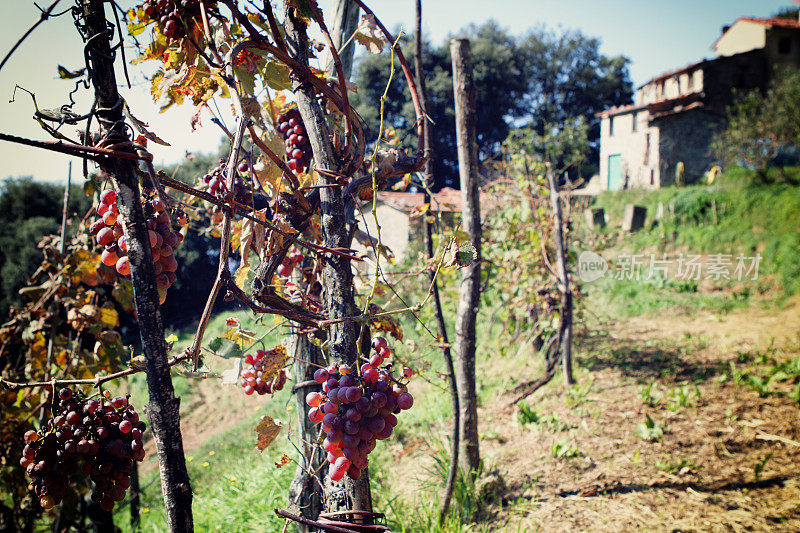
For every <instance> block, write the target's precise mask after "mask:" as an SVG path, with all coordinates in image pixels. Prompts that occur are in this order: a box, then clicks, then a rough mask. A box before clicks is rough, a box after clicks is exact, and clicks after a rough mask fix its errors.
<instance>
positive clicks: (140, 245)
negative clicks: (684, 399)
mask: <svg viewBox="0 0 800 533" xmlns="http://www.w3.org/2000/svg"><path fill="white" fill-rule="evenodd" d="M104 5H105V3H104V2H103V0H82V8H83V15H84V17H85V21H84V24H85V26H83V30H84V32H85V34H84V37H85V38H86V39H87V41H88V42H89V45H88V46H87V53H88V58H89V65H90V67H91V69H90V71H89V72H90V75H91V79H92V83H93V85H94V89H95V102H96V114H97V119H98V122H99V123H100V135H101V136H102V137H106V136H108V135H113V136H117V137H119V138H120V139H128V135H127V132H126V130H125V117H124V116H123V114H122V105H123V100H122V98H121V97H120V95H119V93H118V91H117V80H116V76H115V74H114V53H113V52H112V51H111V47H110V44H109V37H110V36H111V35H112V34H111V32H109V31H108V23H107V21H106V17H105V12H104ZM102 168H103V170H104V171H105V172H107V173H108V174H109V175H110V176H111V179H112V181H113V184H114V189H115V191H116V193H117V205H118V206H119V212H120V214H121V215H122V217H123V219H124V228H125V234H126V235H127V240H128V258H129V259H130V264H131V277H132V279H133V299H134V304H135V307H136V316H137V319H138V324H139V335H140V338H141V341H142V350H143V351H144V357H145V371H146V373H147V388H148V390H149V393H150V403H148V404H147V405H146V406H145V412H146V413H147V415H148V417H149V419H150V428H149V429H150V430H151V431H152V434H153V439H154V440H155V443H156V451H157V453H158V466H159V471H160V474H161V490H162V493H163V494H164V506H165V508H166V515H167V526H168V528H169V531H179V532H181V533H186V532H191V531H194V526H193V521H192V490H191V487H190V485H189V474H188V473H187V472H186V461H185V458H184V454H183V440H182V438H181V428H180V410H179V407H180V399H178V398H176V397H175V390H174V389H173V387H172V377H171V375H170V368H169V365H168V362H167V346H166V343H165V341H164V327H163V325H162V323H161V312H160V311H159V307H158V291H157V290H156V284H155V280H156V276H155V269H154V266H153V255H152V252H151V250H150V238H149V237H148V232H147V226H146V225H145V217H144V212H143V211H142V204H141V202H140V200H139V181H138V179H137V177H136V175H135V173H134V169H135V163H134V162H132V161H129V160H124V159H115V158H112V159H108V160H106V161H105V163H104V164H103V165H102Z"/></svg>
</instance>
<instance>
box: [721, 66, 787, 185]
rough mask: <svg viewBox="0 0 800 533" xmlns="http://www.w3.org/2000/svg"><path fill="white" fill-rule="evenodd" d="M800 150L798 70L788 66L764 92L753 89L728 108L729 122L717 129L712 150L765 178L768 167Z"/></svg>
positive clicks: (723, 159) (725, 161)
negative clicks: (719, 129) (720, 129)
mask: <svg viewBox="0 0 800 533" xmlns="http://www.w3.org/2000/svg"><path fill="white" fill-rule="evenodd" d="M798 149H800V70H797V69H787V70H785V71H783V72H781V73H780V74H779V75H778V76H777V77H776V78H775V79H774V80H773V81H772V83H771V84H770V87H769V89H768V90H767V92H766V94H762V93H761V92H760V91H758V90H754V91H751V92H748V93H745V94H743V95H741V96H740V97H739V98H738V99H737V100H736V101H735V102H734V103H733V105H731V106H730V107H729V108H728V125H727V127H726V128H725V129H724V130H722V131H721V132H719V133H718V134H717V135H716V136H715V137H714V141H713V143H712V150H713V151H714V152H715V153H716V155H717V157H719V158H720V159H721V160H722V161H723V162H724V163H725V164H733V163H738V164H743V165H745V166H749V167H751V168H754V169H756V170H757V171H758V176H759V177H760V178H761V179H762V180H766V176H767V173H766V170H767V167H769V166H771V165H780V164H781V162H782V160H785V157H786V156H789V158H790V159H791V157H793V158H795V159H796V158H797V151H798Z"/></svg>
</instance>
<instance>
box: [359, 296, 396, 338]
mask: <svg viewBox="0 0 800 533" xmlns="http://www.w3.org/2000/svg"><path fill="white" fill-rule="evenodd" d="M367 312H368V313H369V314H370V315H377V314H378V313H383V309H382V308H381V307H380V306H379V305H377V304H373V303H371V304H369V307H368V309H367ZM369 323H370V324H371V325H372V327H373V329H374V330H375V331H383V332H384V333H388V334H389V335H391V336H392V337H394V338H395V339H397V340H399V341H402V340H403V330H402V329H401V328H400V323H399V322H398V321H397V320H396V319H395V318H394V317H392V316H382V317H380V318H374V319H372V320H370V321H369Z"/></svg>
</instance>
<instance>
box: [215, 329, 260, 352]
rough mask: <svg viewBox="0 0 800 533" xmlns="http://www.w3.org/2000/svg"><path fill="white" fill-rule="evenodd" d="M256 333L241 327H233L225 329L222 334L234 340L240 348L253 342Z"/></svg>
mask: <svg viewBox="0 0 800 533" xmlns="http://www.w3.org/2000/svg"><path fill="white" fill-rule="evenodd" d="M255 335H256V334H255V333H254V332H252V331H247V330H245V329H241V328H240V327H238V326H236V327H232V328H229V329H227V330H226V331H225V333H224V334H223V335H222V336H223V338H225V339H228V340H229V341H233V342H235V343H236V344H238V345H239V348H244V347H245V346H249V345H250V343H252V342H253V341H254V340H255V338H256V336H255Z"/></svg>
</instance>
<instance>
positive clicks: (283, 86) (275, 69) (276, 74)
mask: <svg viewBox="0 0 800 533" xmlns="http://www.w3.org/2000/svg"><path fill="white" fill-rule="evenodd" d="M261 77H262V78H263V80H264V82H265V83H266V84H267V85H268V86H269V87H270V89H275V90H276V91H288V90H289V89H291V88H292V80H291V79H290V78H289V67H287V66H286V65H284V64H283V63H278V62H277V61H267V62H266V63H264V66H263V68H262V69H261Z"/></svg>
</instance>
